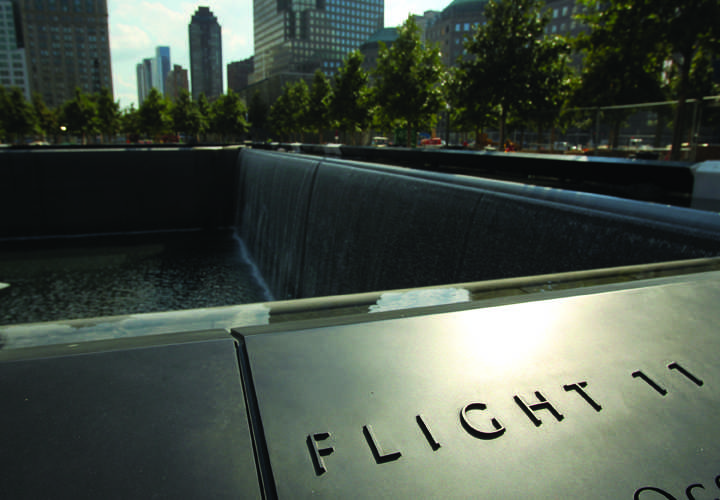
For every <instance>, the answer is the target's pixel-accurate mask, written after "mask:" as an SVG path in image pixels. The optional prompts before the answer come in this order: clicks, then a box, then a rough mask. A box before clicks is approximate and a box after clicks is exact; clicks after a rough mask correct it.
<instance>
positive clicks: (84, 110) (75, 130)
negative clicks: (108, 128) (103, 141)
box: [60, 88, 98, 144]
mask: <svg viewBox="0 0 720 500" xmlns="http://www.w3.org/2000/svg"><path fill="white" fill-rule="evenodd" d="M60 121H61V123H63V125H64V126H65V127H66V129H67V131H68V132H70V133H71V134H75V135H79V136H81V137H82V144H87V136H88V135H92V134H94V133H95V132H96V131H97V130H98V120H97V105H96V104H95V102H94V101H93V100H92V99H90V98H89V97H88V96H87V95H85V94H83V93H82V91H81V90H80V89H79V88H76V89H75V97H73V99H72V100H70V101H67V102H66V103H65V104H64V105H63V107H62V111H61V113H60Z"/></svg>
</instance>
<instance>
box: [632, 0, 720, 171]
mask: <svg viewBox="0 0 720 500" xmlns="http://www.w3.org/2000/svg"><path fill="white" fill-rule="evenodd" d="M645 1H646V2H647V1H648V0H645ZM650 4H651V5H652V6H653V7H655V8H656V9H658V10H659V12H658V15H657V17H656V18H655V21H657V22H658V24H659V25H660V27H659V28H660V29H659V30H657V31H655V36H658V37H660V39H661V40H662V41H663V42H664V44H663V45H664V47H665V51H664V54H665V55H666V57H669V58H672V61H673V63H674V64H675V65H676V66H677V67H678V73H679V80H678V84H677V100H678V104H677V107H676V108H675V120H674V129H673V142H672V156H671V158H672V159H674V160H679V159H680V154H681V145H682V137H683V132H684V128H685V126H684V120H683V117H684V110H685V109H684V108H685V102H686V100H687V99H688V97H690V93H691V92H692V87H693V83H694V82H693V77H694V76H696V77H697V76H699V75H698V73H700V72H695V73H694V72H693V70H694V69H695V68H697V66H696V65H695V64H694V63H696V62H701V61H702V60H703V57H702V54H703V52H705V53H711V52H714V53H715V55H717V54H718V50H720V3H718V1H717V0H682V1H678V0H673V1H670V0H660V1H657V0H656V1H653V2H650ZM698 56H700V57H698ZM705 73H706V74H707V71H706V72H705Z"/></svg>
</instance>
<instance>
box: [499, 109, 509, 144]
mask: <svg viewBox="0 0 720 500" xmlns="http://www.w3.org/2000/svg"><path fill="white" fill-rule="evenodd" d="M506 119H507V111H506V110H505V106H502V105H501V106H500V138H499V140H498V142H499V143H500V144H498V146H499V147H500V148H502V149H504V148H505V120H506Z"/></svg>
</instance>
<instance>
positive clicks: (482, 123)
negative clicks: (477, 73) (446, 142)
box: [446, 65, 495, 148]
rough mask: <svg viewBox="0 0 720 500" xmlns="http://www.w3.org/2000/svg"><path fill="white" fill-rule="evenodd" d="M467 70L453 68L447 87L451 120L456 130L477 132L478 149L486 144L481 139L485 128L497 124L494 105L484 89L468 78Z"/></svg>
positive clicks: (476, 142)
mask: <svg viewBox="0 0 720 500" xmlns="http://www.w3.org/2000/svg"><path fill="white" fill-rule="evenodd" d="M467 71H468V69H467V68H464V67H462V65H461V66H459V67H454V68H451V70H450V71H449V73H448V82H447V86H446V92H447V101H448V103H449V105H450V120H451V121H452V123H453V124H455V127H456V128H460V129H462V130H472V131H474V132H475V144H476V145H477V146H476V147H478V148H481V147H483V146H484V145H485V144H484V143H483V142H484V141H483V140H482V138H481V134H482V131H483V129H484V128H485V127H487V126H489V125H490V124H492V123H494V122H495V116H494V114H493V106H492V103H491V102H490V100H489V99H488V98H486V96H483V93H482V92H483V88H482V86H480V87H479V88H478V86H477V85H476V84H474V82H472V81H470V80H469V79H468V78H467Z"/></svg>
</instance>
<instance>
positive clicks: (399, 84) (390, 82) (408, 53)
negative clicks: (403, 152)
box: [373, 16, 445, 147]
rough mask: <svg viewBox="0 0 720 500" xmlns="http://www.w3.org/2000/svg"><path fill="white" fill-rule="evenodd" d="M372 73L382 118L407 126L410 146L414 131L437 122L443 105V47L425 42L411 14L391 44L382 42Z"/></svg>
mask: <svg viewBox="0 0 720 500" xmlns="http://www.w3.org/2000/svg"><path fill="white" fill-rule="evenodd" d="M373 77H374V90H373V98H374V102H375V104H377V107H376V112H378V113H380V115H381V118H380V122H381V123H387V124H390V125H391V126H393V125H395V126H405V127H407V146H408V147H410V146H412V145H413V144H414V142H415V141H414V140H413V138H412V137H411V135H412V131H417V130H420V129H421V128H427V127H430V126H432V125H434V123H435V120H436V119H437V113H438V112H439V111H440V109H441V108H442V106H443V105H444V97H443V85H444V83H445V82H444V68H443V65H442V62H441V60H440V50H439V49H438V48H437V47H434V46H433V47H425V46H423V44H422V42H421V41H420V28H419V27H418V25H417V24H416V23H415V21H414V20H413V17H412V16H408V18H407V20H406V21H405V23H404V24H403V25H402V26H401V27H400V28H399V29H398V37H397V39H396V40H395V42H393V44H392V46H391V47H390V48H388V47H387V46H386V45H385V44H382V45H381V46H380V53H379V55H378V62H377V67H376V68H375V71H374V72H373Z"/></svg>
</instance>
